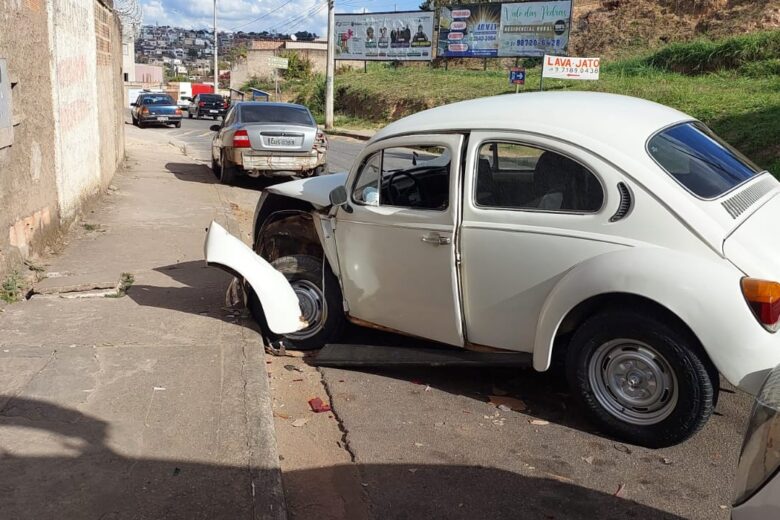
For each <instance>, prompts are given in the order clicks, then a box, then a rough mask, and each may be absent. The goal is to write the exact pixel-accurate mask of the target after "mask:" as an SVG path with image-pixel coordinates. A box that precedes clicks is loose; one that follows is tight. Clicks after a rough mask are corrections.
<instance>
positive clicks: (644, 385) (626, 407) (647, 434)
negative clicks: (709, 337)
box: [566, 310, 718, 448]
mask: <svg viewBox="0 0 780 520" xmlns="http://www.w3.org/2000/svg"><path fill="white" fill-rule="evenodd" d="M707 363H708V360H707V359H706V356H705V354H704V353H703V352H702V351H701V349H700V347H699V346H698V344H697V343H696V341H695V338H692V337H690V334H687V333H685V332H683V331H680V330H677V329H676V328H674V327H671V326H669V325H667V323H665V322H664V321H662V320H659V319H656V318H654V317H653V316H652V315H647V314H646V313H639V312H633V311H626V310H613V311H607V312H602V313H599V314H596V315H595V316H593V317H591V318H590V319H588V320H587V321H586V322H585V323H584V324H582V325H581V326H580V327H579V329H577V331H576V332H575V333H574V336H573V337H572V339H571V343H570V345H569V350H568V354H567V360H566V370H567V376H568V380H569V384H570V386H571V387H572V389H573V390H575V391H576V393H577V394H578V397H579V399H580V400H581V401H582V403H583V404H584V406H585V408H586V410H587V411H588V412H589V414H590V415H591V417H592V418H593V419H594V421H595V422H597V423H598V424H599V425H600V426H601V427H603V428H604V429H605V430H606V431H607V432H608V433H610V434H612V435H614V436H616V437H619V438H622V439H625V440H627V441H628V442H631V443H634V444H639V445H642V446H647V447H650V448H659V447H663V446H670V445H673V444H677V443H679V442H682V441H684V440H685V439H687V438H689V437H690V436H692V435H693V434H694V433H696V432H697V431H698V430H699V429H701V427H702V426H704V424H705V423H706V422H707V419H709V417H710V415H711V414H712V411H713V407H714V395H715V393H716V392H717V385H718V381H717V379H715V380H713V378H712V375H711V374H712V371H710V370H708V365H707Z"/></svg>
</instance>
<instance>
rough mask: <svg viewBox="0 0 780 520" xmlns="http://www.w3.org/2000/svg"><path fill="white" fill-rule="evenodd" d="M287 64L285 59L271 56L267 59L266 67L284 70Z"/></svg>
mask: <svg viewBox="0 0 780 520" xmlns="http://www.w3.org/2000/svg"><path fill="white" fill-rule="evenodd" d="M287 63H288V61H287V58H281V57H279V56H271V57H269V58H268V65H269V66H270V67H271V68H272V69H286V68H287Z"/></svg>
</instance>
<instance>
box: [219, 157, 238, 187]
mask: <svg viewBox="0 0 780 520" xmlns="http://www.w3.org/2000/svg"><path fill="white" fill-rule="evenodd" d="M219 165H220V168H219V182H220V184H233V182H234V181H235V180H236V167H235V166H232V165H231V164H230V161H228V160H227V157H225V152H222V155H221V156H220V159H219Z"/></svg>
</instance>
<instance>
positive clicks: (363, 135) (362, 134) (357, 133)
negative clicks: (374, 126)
mask: <svg viewBox="0 0 780 520" xmlns="http://www.w3.org/2000/svg"><path fill="white" fill-rule="evenodd" d="M325 133H326V134H328V135H340V136H342V137H351V138H352V139H358V140H360V141H368V140H369V139H371V138H372V137H374V134H375V133H376V132H375V131H374V130H351V129H349V128H331V129H330V130H325Z"/></svg>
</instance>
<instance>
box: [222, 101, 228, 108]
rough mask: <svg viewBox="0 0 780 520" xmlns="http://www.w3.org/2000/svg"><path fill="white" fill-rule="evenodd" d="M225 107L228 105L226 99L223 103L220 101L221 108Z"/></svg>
mask: <svg viewBox="0 0 780 520" xmlns="http://www.w3.org/2000/svg"><path fill="white" fill-rule="evenodd" d="M227 107H228V104H227V101H225V102H224V103H222V108H225V109H227Z"/></svg>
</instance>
